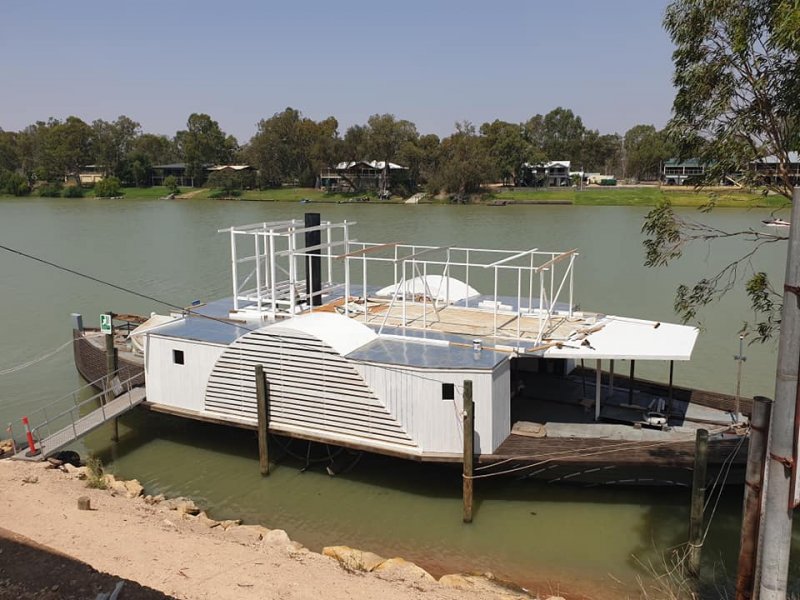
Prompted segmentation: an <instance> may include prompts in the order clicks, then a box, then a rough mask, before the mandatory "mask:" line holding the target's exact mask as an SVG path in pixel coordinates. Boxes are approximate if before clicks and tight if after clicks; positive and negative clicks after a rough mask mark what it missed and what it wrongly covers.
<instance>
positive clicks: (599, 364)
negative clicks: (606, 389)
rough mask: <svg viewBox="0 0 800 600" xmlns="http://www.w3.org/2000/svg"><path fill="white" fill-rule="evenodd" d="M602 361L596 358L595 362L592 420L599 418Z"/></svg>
mask: <svg viewBox="0 0 800 600" xmlns="http://www.w3.org/2000/svg"><path fill="white" fill-rule="evenodd" d="M602 368H603V362H602V361H601V360H600V359H597V361H596V364H595V388H594V420H595V421H599V420H600V393H601V390H602V389H603V371H602Z"/></svg>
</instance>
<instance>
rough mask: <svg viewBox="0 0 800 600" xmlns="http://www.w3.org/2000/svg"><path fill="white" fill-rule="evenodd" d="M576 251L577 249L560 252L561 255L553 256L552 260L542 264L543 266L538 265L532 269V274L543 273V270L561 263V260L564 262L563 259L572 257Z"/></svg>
mask: <svg viewBox="0 0 800 600" xmlns="http://www.w3.org/2000/svg"><path fill="white" fill-rule="evenodd" d="M577 251H578V249H577V248H573V249H572V250H567V251H566V252H562V253H561V254H559V255H558V256H554V257H553V258H551V259H550V260H548V261H547V262H546V263H544V264H541V265H539V266H538V267H534V268H533V270H534V272H536V273H538V272H539V271H544V270H545V269H547V268H550V267H552V266H553V265H554V264H556V263H558V262H561V261H562V260H564V259H565V258H567V257H569V256H572V255H573V254H575V253H576V252H577Z"/></svg>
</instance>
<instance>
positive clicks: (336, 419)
mask: <svg viewBox="0 0 800 600" xmlns="http://www.w3.org/2000/svg"><path fill="white" fill-rule="evenodd" d="M257 364H261V365H263V367H264V373H265V375H266V378H267V381H268V383H269V391H268V393H269V410H270V420H269V424H270V427H277V428H284V429H288V430H294V431H298V432H305V433H308V434H315V435H317V436H321V437H326V438H328V439H331V441H336V440H354V441H358V442H360V443H365V444H369V443H370V442H371V443H373V444H376V445H380V446H388V447H394V448H397V449H400V450H403V451H405V452H409V453H417V452H418V449H417V444H416V442H415V440H414V439H413V437H412V436H410V435H409V434H408V432H407V431H406V429H405V428H404V427H403V425H402V421H401V420H399V419H398V418H397V416H396V415H395V414H394V413H393V412H392V411H391V410H389V409H388V407H387V406H386V405H385V404H384V403H383V402H382V401H381V400H380V399H379V397H378V396H376V395H375V394H374V393H373V391H372V390H371V389H370V387H369V386H368V385H367V383H366V382H365V381H364V379H363V378H362V377H361V375H360V374H359V373H358V371H356V369H355V368H354V366H353V363H351V362H350V361H348V360H347V359H346V358H344V357H343V356H341V355H340V354H338V353H337V352H336V351H335V350H333V349H332V348H331V347H330V346H328V345H327V344H325V343H323V342H322V341H320V340H319V339H317V338H315V337H313V336H312V335H309V334H307V333H304V332H300V331H297V330H292V329H288V328H287V329H282V328H279V327H275V326H270V327H266V328H263V329H260V330H257V331H254V332H252V333H248V334H246V335H244V336H242V337H241V338H239V339H238V340H236V341H235V342H233V343H232V344H231V345H230V346H229V347H228V348H227V349H226V350H225V352H224V353H223V354H222V355H221V356H220V357H219V360H218V361H217V363H216V364H215V365H214V369H213V371H212V372H211V375H210V376H209V378H208V384H207V386H206V393H205V410H206V411H209V412H213V413H216V414H218V415H221V416H230V417H236V418H240V419H241V418H245V419H251V420H253V421H256V420H257V408H256V392H255V374H254V373H255V365H257Z"/></svg>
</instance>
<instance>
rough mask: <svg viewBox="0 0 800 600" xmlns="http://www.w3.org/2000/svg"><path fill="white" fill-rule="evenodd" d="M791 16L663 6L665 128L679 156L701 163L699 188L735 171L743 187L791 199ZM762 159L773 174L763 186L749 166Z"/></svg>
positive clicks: (794, 104)
mask: <svg viewBox="0 0 800 600" xmlns="http://www.w3.org/2000/svg"><path fill="white" fill-rule="evenodd" d="M792 4H793V6H792ZM798 14H800V6H798V4H797V3H796V2H795V3H786V2H772V1H771V0H675V1H674V2H673V3H672V4H670V6H669V7H668V9H667V12H666V17H665V19H664V26H665V28H666V30H667V32H668V33H669V35H670V37H671V38H672V41H673V42H674V43H675V46H676V48H675V51H674V53H673V61H674V63H675V76H674V82H675V86H676V87H677V95H676V97H675V101H674V104H673V110H674V117H673V119H672V120H671V121H670V123H669V126H668V129H669V131H670V133H671V135H672V137H673V139H675V140H676V141H677V143H678V145H679V150H680V153H681V155H682V156H689V155H692V156H695V157H698V158H701V159H702V160H703V161H704V162H705V163H706V165H707V167H708V168H707V175H706V178H705V180H706V182H709V181H711V182H713V181H719V180H720V179H721V178H722V177H723V176H725V174H727V173H735V172H738V171H742V172H743V176H744V179H745V181H747V182H749V183H755V182H760V183H763V184H765V185H767V186H768V187H770V188H771V189H773V190H774V191H776V192H777V193H780V194H783V195H784V196H786V197H787V198H790V197H791V188H792V185H791V182H790V180H789V177H788V171H787V166H788V163H789V152H790V151H791V150H795V149H797V148H798V142H800V139H799V137H798V136H799V134H800V61H799V60H798V50H800V42H798V38H797V36H796V35H794V36H791V35H788V34H787V32H788V30H789V29H791V28H792V24H793V23H796V22H797V21H798ZM773 34H774V35H773ZM768 156H772V157H775V158H776V159H777V160H778V168H777V170H776V172H775V173H774V177H772V178H770V180H765V179H764V178H763V177H762V176H761V175H760V174H759V173H758V172H757V171H756V170H755V169H754V167H753V166H752V165H753V161H758V160H761V159H763V158H765V157H768Z"/></svg>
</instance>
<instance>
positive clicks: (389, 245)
mask: <svg viewBox="0 0 800 600" xmlns="http://www.w3.org/2000/svg"><path fill="white" fill-rule="evenodd" d="M350 243H351V244H353V243H357V242H353V241H350ZM402 243H403V242H387V243H386V244H378V245H377V246H365V247H364V248H361V250H353V251H352V252H348V253H347V254H340V255H339V256H334V257H333V259H334V260H341V259H343V258H352V257H353V256H361V255H362V254H367V253H369V252H377V251H378V250H384V249H385V248H394V247H395V246H399V245H400V244H402Z"/></svg>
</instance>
